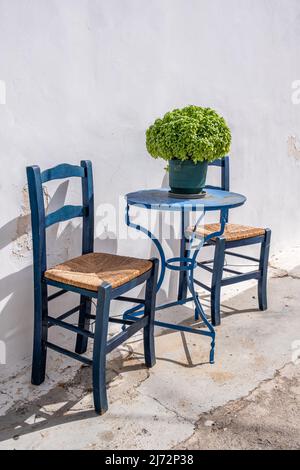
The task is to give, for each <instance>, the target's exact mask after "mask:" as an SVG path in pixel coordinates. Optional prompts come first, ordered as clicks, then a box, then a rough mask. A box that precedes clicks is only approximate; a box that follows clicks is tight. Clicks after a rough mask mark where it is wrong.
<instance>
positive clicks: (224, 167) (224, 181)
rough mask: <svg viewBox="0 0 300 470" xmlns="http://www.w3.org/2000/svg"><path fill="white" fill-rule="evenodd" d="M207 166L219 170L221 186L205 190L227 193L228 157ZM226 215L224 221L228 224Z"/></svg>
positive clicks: (228, 186)
mask: <svg viewBox="0 0 300 470" xmlns="http://www.w3.org/2000/svg"><path fill="white" fill-rule="evenodd" d="M208 165H209V166H217V167H219V168H221V184H220V186H211V185H206V188H210V189H222V190H223V191H229V188H230V179H229V178H230V172H229V157H228V156H226V157H223V158H220V159H219V160H215V161H213V162H211V163H209V164H208ZM228 213H229V211H227V213H226V221H227V222H228Z"/></svg>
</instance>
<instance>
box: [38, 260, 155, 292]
mask: <svg viewBox="0 0 300 470" xmlns="http://www.w3.org/2000/svg"><path fill="white" fill-rule="evenodd" d="M150 269H152V262H151V261H149V260H144V259H138V258H130V257H127V256H118V255H111V254H107V253H89V254H86V255H82V256H79V257H78V258H73V259H71V260H69V261H65V262H64V263H61V264H58V265H57V266H54V267H53V268H50V269H48V270H47V271H46V272H45V278H46V279H50V280H52V281H57V282H62V283H64V284H68V285H71V286H75V287H79V288H82V289H88V290H92V291H97V290H98V288H99V286H100V285H101V284H102V283H103V282H107V283H109V284H111V286H112V288H116V287H120V286H121V285H123V284H126V282H129V281H131V280H133V279H135V278H136V277H138V276H141V275H142V274H144V273H145V272H147V271H149V270H150Z"/></svg>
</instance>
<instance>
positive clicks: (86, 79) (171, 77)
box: [0, 0, 300, 374]
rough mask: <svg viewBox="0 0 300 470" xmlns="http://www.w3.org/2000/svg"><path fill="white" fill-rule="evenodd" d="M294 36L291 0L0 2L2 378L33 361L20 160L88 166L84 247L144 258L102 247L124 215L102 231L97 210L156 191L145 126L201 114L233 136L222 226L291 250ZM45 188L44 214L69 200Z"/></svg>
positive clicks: (298, 163) (68, 244) (299, 167)
mask: <svg viewBox="0 0 300 470" xmlns="http://www.w3.org/2000/svg"><path fill="white" fill-rule="evenodd" d="M299 33H300V3H299V1H298V0H243V1H240V0H226V2H225V1H224V0H110V1H105V0H0V80H1V81H2V82H1V83H2V89H3V82H5V86H6V104H0V158H1V172H0V191H1V193H0V194H1V197H0V207H1V209H0V219H1V220H0V249H1V252H0V257H1V258H0V277H1V281H0V306H1V310H0V341H2V342H5V345H6V349H7V366H0V374H2V373H3V374H7V373H9V372H10V371H11V370H12V369H14V368H16V366H18V365H20V364H21V363H22V360H23V359H25V360H28V358H29V357H30V353H31V341H32V262H31V239H30V220H29V216H28V193H27V188H26V180H25V167H26V165H29V164H39V165H40V166H41V167H43V168H45V167H49V166H52V165H55V164H57V163H59V162H62V161H66V162H72V163H76V162H78V161H79V160H80V159H87V158H88V159H91V160H92V161H93V163H94V177H95V203H96V208H97V211H96V226H97V237H98V238H97V240H96V248H97V249H98V250H101V249H102V250H105V251H108V250H109V251H111V252H115V253H128V254H134V255H137V256H149V255H150V246H149V243H147V242H146V241H143V240H141V241H138V242H133V241H132V240H125V239H123V238H124V237H119V238H120V239H119V240H118V239H116V238H111V239H107V238H106V237H107V236H108V235H109V234H110V235H111V236H112V235H114V234H116V233H117V234H118V230H119V229H121V228H122V226H123V214H122V212H121V215H120V217H119V219H118V222H117V223H113V221H110V222H109V223H108V222H107V220H108V219H109V218H107V214H105V207H109V206H108V204H113V205H114V206H115V207H116V214H118V213H119V198H120V196H122V195H124V194H125V193H127V192H129V191H132V190H136V189H139V188H151V187H159V186H160V185H161V184H162V183H163V180H164V179H165V172H164V162H160V161H154V160H152V159H151V158H150V157H149V156H148V155H147V152H146V150H145V142H144V141H145V136H144V132H145V129H146V128H147V126H148V125H149V124H150V123H151V122H152V121H153V119H154V118H156V117H158V116H160V115H161V114H163V113H164V112H166V111H168V110H169V109H172V108H175V107H180V106H184V105H187V104H196V105H203V106H210V107H213V108H215V109H216V110H217V111H219V112H220V113H221V114H223V115H224V117H225V118H226V119H227V121H228V123H229V125H230V127H231V129H232V133H233V144H232V152H231V155H232V171H231V187H232V190H235V191H238V192H242V193H244V194H245V195H247V197H248V202H247V204H246V205H245V206H244V207H243V208H240V209H238V210H236V211H235V212H234V213H233V214H232V219H231V220H233V221H238V222H240V223H246V224H253V225H263V226H269V227H271V228H272V229H273V246H272V249H273V251H274V250H275V251H276V250H278V249H284V247H285V246H286V245H290V244H296V243H299V239H300V223H299V214H298V205H299V200H300V184H299V176H300V141H299V138H300V105H299V104H298V105H297V104H293V103H292V84H293V82H294V81H295V80H297V79H299V78H300V72H299V57H300V54H299V52H300V46H299ZM0 103H3V100H2V101H1V100H0ZM165 181H166V179H165ZM49 186H50V187H49V188H48V189H47V191H46V190H45V201H46V204H47V205H49V207H50V206H51V208H52V209H53V208H55V207H56V206H58V205H59V204H61V203H62V202H63V201H64V200H65V199H66V198H70V199H75V196H76V195H78V189H77V188H76V187H75V184H73V182H72V184H70V185H69V187H68V185H67V184H59V185H56V186H55V185H54V184H53V185H49ZM103 203H105V204H106V205H107V206H105V207H104V209H103V207H102V206H101V204H103ZM122 210H123V208H121V211H122ZM155 223H156V222H155ZM106 232H107V233H106ZM79 236H80V234H79V226H78V222H77V221H75V222H74V223H68V224H64V226H62V227H55V228H53V229H51V232H50V234H49V247H50V261H51V262H54V261H55V260H56V259H61V258H66V257H68V256H70V255H72V254H75V253H78V250H79ZM55 241H56V244H55V243H54V242H55ZM171 245H172V244H170V246H169V248H171ZM151 254H154V252H153V251H152V253H151ZM171 291H172V289H171V290H169V287H168V286H167V287H166V288H165V295H166V296H167V295H169V293H170V292H171ZM62 306H63V304H62V302H61V303H59V304H58V305H57V306H56V307H55V308H57V311H60V309H61V308H62Z"/></svg>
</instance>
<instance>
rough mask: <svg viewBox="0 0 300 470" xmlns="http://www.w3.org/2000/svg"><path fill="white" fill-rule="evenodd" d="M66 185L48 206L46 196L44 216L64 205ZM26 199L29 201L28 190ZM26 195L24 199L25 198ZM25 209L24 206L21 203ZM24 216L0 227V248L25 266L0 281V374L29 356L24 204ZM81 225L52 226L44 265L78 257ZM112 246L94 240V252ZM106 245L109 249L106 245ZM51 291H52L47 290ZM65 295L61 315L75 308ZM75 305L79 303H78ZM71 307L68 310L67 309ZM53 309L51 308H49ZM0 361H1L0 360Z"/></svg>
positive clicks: (28, 256)
mask: <svg viewBox="0 0 300 470" xmlns="http://www.w3.org/2000/svg"><path fill="white" fill-rule="evenodd" d="M68 186H69V182H68V181H65V182H63V183H61V184H60V185H59V186H58V187H57V189H56V190H55V192H54V194H53V196H52V197H51V200H50V202H49V204H48V200H49V198H48V195H47V194H45V205H46V210H47V213H51V212H53V211H55V210H56V209H57V208H59V207H61V206H63V205H64V204H65V200H66V195H67V191H68ZM24 191H25V193H26V194H25V198H26V197H27V199H28V194H27V189H24V190H23V193H24ZM26 195H27V196H26ZM24 206H26V203H24ZM22 211H23V212H24V214H22V215H21V216H20V217H17V218H15V219H12V220H11V221H9V222H8V223H7V224H5V225H4V226H3V227H2V228H0V249H1V250H2V249H4V248H5V247H7V246H9V245H12V248H11V255H10V256H12V257H13V258H14V259H15V260H16V261H17V262H22V264H23V265H24V262H25V263H26V264H27V266H25V267H24V268H23V269H20V270H19V271H16V272H14V273H12V274H9V275H8V276H6V277H5V278H3V279H2V280H1V283H0V301H1V302H2V303H3V306H2V310H1V313H0V341H2V342H3V343H4V344H5V348H6V365H3V364H2V365H1V366H0V367H1V369H0V372H1V375H2V373H3V372H4V374H5V372H6V370H7V371H9V369H11V368H15V367H16V366H17V364H16V357H20V351H21V354H23V356H24V359H25V357H27V356H28V354H30V353H31V346H32V335H33V333H32V331H33V267H32V253H31V251H32V248H31V245H32V243H31V221H30V212H29V206H28V202H27V208H26V209H24V207H23V208H22ZM81 236H82V230H81V224H79V225H77V226H74V225H73V223H72V222H68V223H66V224H65V226H64V227H63V229H61V226H59V225H55V226H52V227H50V228H49V229H48V230H47V252H48V256H47V262H48V265H49V266H51V265H54V264H57V263H58V262H61V261H63V260H65V259H68V258H70V257H74V256H78V255H79V254H81V252H80V250H81ZM110 242H113V243H107V241H106V240H103V241H100V240H97V243H96V244H95V245H96V246H95V249H97V250H98V251H100V250H103V251H105V249H106V251H108V250H109V251H110V252H111V253H113V252H116V251H117V240H110ZM107 245H109V246H107ZM50 291H51V289H50ZM67 297H68V296H65V299H64V300H65V302H64V303H63V302H62V301H60V302H59V304H58V305H56V306H55V305H53V308H54V310H55V309H59V310H58V311H57V312H55V311H54V312H53V313H59V312H60V313H61V311H62V309H63V311H64V310H65V309H66V305H67V308H71V307H72V305H75V303H74V302H75V301H76V300H78V299H77V296H71V295H70V296H69V298H67ZM77 303H78V302H77ZM69 304H70V307H69ZM51 307H52V306H51ZM51 311H52V310H51ZM0 359H1V358H0Z"/></svg>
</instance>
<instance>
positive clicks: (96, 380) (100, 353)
mask: <svg viewBox="0 0 300 470" xmlns="http://www.w3.org/2000/svg"><path fill="white" fill-rule="evenodd" d="M110 299H111V286H110V284H107V283H103V284H102V285H101V286H100V287H99V290H98V299H97V308H96V324H95V337H94V351H93V395H94V405H95V410H96V413H98V414H101V415H102V414H104V413H105V412H106V411H107V408H108V404H107V394H106V346H107V332H108V322H109V308H110Z"/></svg>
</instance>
